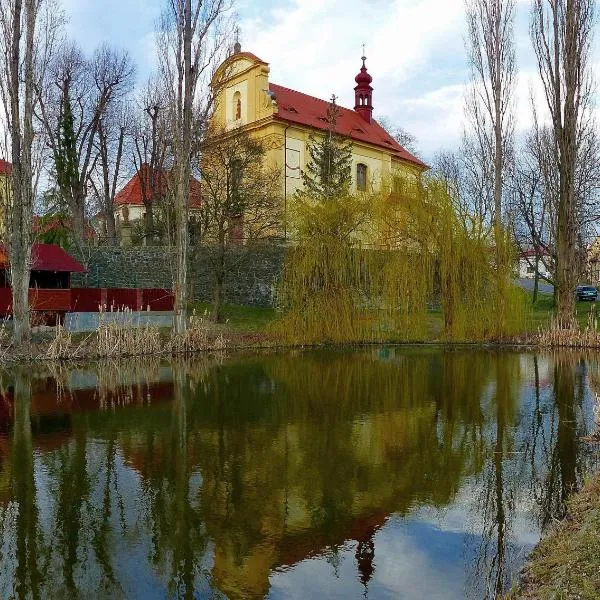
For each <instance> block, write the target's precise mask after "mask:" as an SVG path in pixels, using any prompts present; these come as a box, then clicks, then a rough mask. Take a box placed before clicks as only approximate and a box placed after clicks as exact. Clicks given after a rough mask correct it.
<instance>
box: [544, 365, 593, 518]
mask: <svg viewBox="0 0 600 600" xmlns="http://www.w3.org/2000/svg"><path fill="white" fill-rule="evenodd" d="M578 366H580V367H581V368H582V369H584V368H585V363H583V362H581V363H579V359H578V357H577V356H574V355H571V354H566V355H562V356H558V357H556V358H555V361H554V407H555V408H554V411H555V414H554V415H553V418H552V428H551V430H550V435H551V436H552V438H553V439H552V440H550V442H549V444H548V448H547V450H546V453H545V458H546V460H547V464H546V468H545V477H544V479H543V483H542V489H541V495H540V499H539V501H540V508H541V511H540V520H541V525H542V528H545V527H546V526H547V525H548V524H549V523H550V522H551V521H552V520H553V519H561V518H562V517H564V514H565V510H566V500H567V497H568V496H569V494H571V492H572V491H573V490H574V489H575V488H576V487H577V486H578V483H579V481H580V480H581V477H582V475H583V474H582V472H581V466H582V465H581V462H580V460H579V456H580V453H579V448H578V446H579V444H580V442H579V438H580V436H582V435H583V431H582V430H579V431H578V420H577V407H578V406H581V405H582V404H583V395H584V381H583V380H584V377H583V371H582V370H580V371H579V372H578ZM579 426H580V425H579Z"/></svg>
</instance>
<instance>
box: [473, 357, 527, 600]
mask: <svg viewBox="0 0 600 600" xmlns="http://www.w3.org/2000/svg"><path fill="white" fill-rule="evenodd" d="M493 373H494V375H495V378H494V388H493V390H494V393H493V396H492V398H491V403H490V410H491V415H490V417H491V419H490V421H491V425H492V429H491V431H490V433H489V435H486V438H489V442H488V445H487V448H486V454H487V456H488V460H487V461H486V464H485V467H484V469H483V471H482V473H481V480H482V481H481V485H482V493H481V497H480V506H479V507H480V511H481V522H482V525H483V529H482V531H481V532H480V533H481V543H480V545H479V548H478V550H477V560H476V566H475V569H474V571H473V573H472V578H473V583H474V585H475V587H477V588H479V587H480V586H482V582H483V587H484V589H485V591H483V590H480V592H481V593H483V594H485V597H486V598H496V597H499V596H501V595H502V593H503V591H504V589H505V587H506V584H507V582H508V577H509V576H510V574H511V572H512V568H511V561H512V560H514V559H515V558H516V557H515V556H513V555H511V554H510V550H511V547H512V546H511V543H510V534H511V524H512V519H513V516H514V510H515V496H516V493H517V488H518V481H517V480H516V474H515V473H514V470H511V469H510V465H508V464H507V462H506V459H507V458H509V454H510V453H511V452H512V450H513V442H514V439H513V435H514V434H513V427H514V424H515V419H516V414H515V412H516V406H517V402H518V399H519V387H520V364H519V356H517V355H506V354H495V355H494V356H493Z"/></svg>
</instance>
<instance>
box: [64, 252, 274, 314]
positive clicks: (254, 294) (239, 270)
mask: <svg viewBox="0 0 600 600" xmlns="http://www.w3.org/2000/svg"><path fill="white" fill-rule="evenodd" d="M284 253H285V250H284V248H283V247H281V246H279V245H266V244H265V245H261V246H254V247H252V248H240V249H235V250H234V251H231V252H230V253H229V257H228V265H229V272H228V275H227V279H226V281H225V286H224V297H225V302H226V303H231V304H250V305H256V306H272V305H273V302H274V296H275V286H276V282H277V278H278V277H279V274H280V273H281V268H282V266H283V258H284ZM72 254H73V255H74V256H75V257H76V258H77V259H78V260H80V261H81V262H82V263H83V264H84V265H85V266H86V268H87V269H88V272H87V273H85V274H82V275H77V274H74V275H73V278H72V287H99V288H102V287H104V288H138V287H141V288H171V287H172V286H173V265H174V251H173V249H172V248H166V247H159V246H152V247H133V248H132V247H129V248H115V247H108V246H99V247H90V248H85V249H84V250H83V251H79V252H78V251H72ZM213 256H214V250H213V249H212V248H209V247H195V248H190V257H189V271H188V280H189V282H190V292H191V294H192V296H193V299H194V300H201V301H210V300H211V298H212V289H213V275H212V269H211V259H212V257H213Z"/></svg>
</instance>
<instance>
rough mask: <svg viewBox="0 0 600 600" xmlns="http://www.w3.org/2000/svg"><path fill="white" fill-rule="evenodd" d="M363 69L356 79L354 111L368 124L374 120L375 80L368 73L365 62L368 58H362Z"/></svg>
mask: <svg viewBox="0 0 600 600" xmlns="http://www.w3.org/2000/svg"><path fill="white" fill-rule="evenodd" d="M361 60H362V67H361V68H360V73H359V74H358V75H357V76H356V77H355V78H354V81H356V87H355V88H354V110H355V111H356V112H357V113H358V114H359V115H360V116H361V117H362V118H363V119H364V120H365V121H366V122H367V123H370V122H371V119H372V118H373V88H372V87H371V82H372V81H373V78H372V77H371V76H370V75H369V74H368V73H367V67H366V65H365V61H366V60H367V57H366V56H365V55H364V52H363V56H362V57H361Z"/></svg>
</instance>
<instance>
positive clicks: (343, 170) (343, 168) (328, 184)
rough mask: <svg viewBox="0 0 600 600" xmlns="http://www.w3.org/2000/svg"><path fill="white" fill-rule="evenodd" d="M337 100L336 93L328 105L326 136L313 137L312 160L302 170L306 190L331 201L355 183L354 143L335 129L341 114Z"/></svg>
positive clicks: (309, 145) (310, 143)
mask: <svg viewBox="0 0 600 600" xmlns="http://www.w3.org/2000/svg"><path fill="white" fill-rule="evenodd" d="M335 100H336V98H335V96H332V97H331V102H330V104H329V107H328V108H327V114H326V116H325V120H326V121H327V131H326V133H325V135H323V137H322V139H317V138H315V136H313V135H311V136H310V139H309V142H308V153H309V156H310V161H309V162H308V164H307V166H306V171H303V172H302V179H303V181H304V190H305V191H306V192H307V193H308V194H309V195H311V196H313V197H316V198H318V199H319V200H329V199H331V198H334V197H336V196H340V195H343V194H344V193H347V192H348V191H349V189H350V184H351V182H352V142H350V141H348V140H345V139H344V138H342V137H341V136H339V135H338V134H337V133H336V131H335V129H336V125H337V120H338V118H339V113H340V109H339V107H338V106H337V104H336V101H335Z"/></svg>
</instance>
